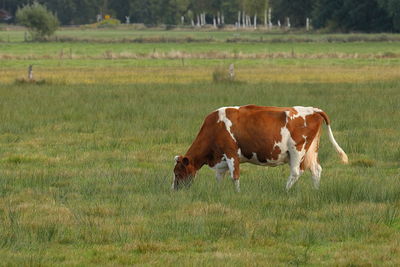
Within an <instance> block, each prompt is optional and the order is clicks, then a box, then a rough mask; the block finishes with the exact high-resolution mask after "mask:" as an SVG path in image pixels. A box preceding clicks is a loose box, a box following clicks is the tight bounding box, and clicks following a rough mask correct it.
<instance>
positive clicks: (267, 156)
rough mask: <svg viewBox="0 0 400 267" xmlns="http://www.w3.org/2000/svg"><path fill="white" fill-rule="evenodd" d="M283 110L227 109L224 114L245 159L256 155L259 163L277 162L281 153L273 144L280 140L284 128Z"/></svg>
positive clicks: (271, 108)
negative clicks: (230, 123) (229, 121)
mask: <svg viewBox="0 0 400 267" xmlns="http://www.w3.org/2000/svg"><path fill="white" fill-rule="evenodd" d="M286 110H287V109H284V108H275V107H268V108H267V107H258V106H254V105H249V106H243V107H241V108H240V109H239V111H238V110H236V109H227V111H226V114H227V116H228V118H229V119H230V120H231V121H232V127H231V131H232V133H233V135H234V136H235V139H236V140H237V143H238V148H240V149H241V153H242V155H243V156H244V157H246V158H247V159H249V160H250V159H251V158H252V157H253V153H256V155H257V159H258V160H259V161H260V162H264V163H265V162H267V160H277V159H278V157H279V154H280V153H281V151H280V149H279V148H278V147H275V143H279V142H280V141H281V140H282V136H281V128H282V127H284V126H285V123H286V114H285V111H286Z"/></svg>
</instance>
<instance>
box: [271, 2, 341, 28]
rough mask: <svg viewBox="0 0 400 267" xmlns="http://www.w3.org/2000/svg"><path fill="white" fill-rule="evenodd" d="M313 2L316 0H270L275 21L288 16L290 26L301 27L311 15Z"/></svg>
mask: <svg viewBox="0 0 400 267" xmlns="http://www.w3.org/2000/svg"><path fill="white" fill-rule="evenodd" d="M315 2H316V0H270V7H271V8H272V17H273V19H274V20H275V21H277V20H280V21H281V22H284V21H285V19H286V18H287V17H288V18H290V23H291V25H292V26H294V27H303V26H305V24H306V19H307V18H308V17H311V13H312V10H313V4H314V3H315ZM326 2H328V1H326ZM332 2H335V0H332Z"/></svg>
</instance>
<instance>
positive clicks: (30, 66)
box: [28, 65, 33, 81]
mask: <svg viewBox="0 0 400 267" xmlns="http://www.w3.org/2000/svg"><path fill="white" fill-rule="evenodd" d="M32 67H33V65H29V67H28V81H33V70H32Z"/></svg>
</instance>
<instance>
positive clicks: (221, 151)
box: [172, 105, 348, 191]
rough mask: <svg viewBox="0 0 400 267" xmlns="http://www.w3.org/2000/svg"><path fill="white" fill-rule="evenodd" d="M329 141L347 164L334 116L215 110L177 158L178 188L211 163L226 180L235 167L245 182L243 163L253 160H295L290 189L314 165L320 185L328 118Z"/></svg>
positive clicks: (296, 110) (309, 110) (313, 111)
mask: <svg viewBox="0 0 400 267" xmlns="http://www.w3.org/2000/svg"><path fill="white" fill-rule="evenodd" d="M323 121H325V123H326V125H327V128H328V135H329V140H330V141H331V143H332V144H333V146H334V147H335V149H336V151H337V152H338V153H339V155H340V157H341V160H342V162H343V163H347V162H348V158H347V155H346V153H345V152H344V151H343V149H342V148H340V146H339V145H338V144H337V142H336V141H335V138H334V137H333V134H332V130H331V127H330V120H329V117H328V115H327V114H326V113H325V112H324V111H322V110H321V109H318V108H313V107H300V106H296V107H291V108H290V107H287V108H286V107H262V106H255V105H248V106H241V107H222V108H220V109H218V110H216V111H213V112H212V113H211V114H209V115H208V116H207V117H206V119H205V120H204V123H203V125H202V127H201V129H200V132H199V133H198V135H197V137H196V139H195V140H194V142H193V144H192V145H191V146H190V148H189V150H188V151H187V152H186V154H185V155H184V156H176V157H175V161H176V164H175V168H174V174H175V177H174V182H173V185H172V187H173V188H174V189H178V188H179V187H180V186H181V185H184V184H190V183H191V182H192V179H193V178H194V176H195V175H196V172H197V171H198V170H199V169H200V168H201V167H202V166H203V165H205V164H207V165H208V166H210V167H211V168H213V169H214V170H215V172H216V177H217V181H220V180H221V179H222V178H223V177H224V175H225V173H226V172H227V171H228V170H229V172H230V175H231V177H232V179H233V181H234V183H235V186H236V190H237V191H240V186H239V174H240V172H239V170H240V168H239V164H240V163H245V162H250V163H253V164H257V165H264V166H278V165H281V164H284V163H289V165H290V175H289V179H288V181H287V184H286V189H287V190H289V189H290V188H291V187H292V186H293V184H294V183H295V182H296V181H297V180H298V179H299V177H300V175H301V174H302V173H303V172H304V171H305V170H308V169H310V171H311V174H312V180H313V183H314V187H315V188H318V187H319V182H320V177H321V171H322V168H321V166H320V165H319V163H318V145H319V139H320V136H321V127H322V122H323Z"/></svg>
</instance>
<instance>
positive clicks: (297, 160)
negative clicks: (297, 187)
mask: <svg viewBox="0 0 400 267" xmlns="http://www.w3.org/2000/svg"><path fill="white" fill-rule="evenodd" d="M289 154H290V162H289V164H290V175H289V179H288V181H287V183H286V190H289V189H290V188H291V187H292V186H293V185H294V184H295V183H296V182H297V180H298V179H299V177H300V175H301V174H302V173H303V170H301V169H300V164H301V161H302V158H303V155H304V153H301V152H300V151H297V150H296V148H294V149H292V150H291V151H290V152H289Z"/></svg>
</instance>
